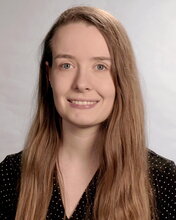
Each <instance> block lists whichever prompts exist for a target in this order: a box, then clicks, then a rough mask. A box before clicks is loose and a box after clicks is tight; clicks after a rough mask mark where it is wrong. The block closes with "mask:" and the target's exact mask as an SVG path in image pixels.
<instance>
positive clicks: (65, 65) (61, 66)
mask: <svg viewBox="0 0 176 220" xmlns="http://www.w3.org/2000/svg"><path fill="white" fill-rule="evenodd" d="M60 68H61V69H65V70H67V69H70V68H73V66H72V65H71V64H70V63H63V64H61V65H60Z"/></svg>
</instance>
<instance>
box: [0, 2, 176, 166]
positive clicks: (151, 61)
mask: <svg viewBox="0 0 176 220" xmlns="http://www.w3.org/2000/svg"><path fill="white" fill-rule="evenodd" d="M77 5H89V6H95V7H99V8H102V9H105V10H107V11H109V12H110V13H112V14H113V15H114V16H115V17H116V18H118V19H119V20H120V21H121V23H122V24H123V25H124V27H125V28H126V30H127V33H128V35H129V37H130V39H131V42H132V45H133V48H134V51H135V55H136V60H137V65H138V68H139V72H140V80H141V85H142V91H143V96H144V102H145V109H146V133H147V139H148V147H149V148H151V149H152V150H154V151H155V152H157V153H158V154H160V155H163V156H164V157H167V158H169V159H172V160H174V161H175V162H176V116H175V115H176V13H175V11H176V1H175V0H155V1H153V0H148V1H146V0H101V1H97V0H89V1H85V0H63V1H61V0H30V1H27V0H15V1H12V0H0V31H1V32H0V161H1V160H2V159H3V158H4V157H5V156H6V155H7V154H12V153H15V152H18V151H20V150H22V149H23V146H24V140H25V137H26V134H27V131H28V128H29V125H30V122H31V118H32V115H33V111H34V109H35V100H36V90H35V88H36V85H37V79H38V67H39V61H40V44H41V42H42V40H43V38H44V36H45V34H46V33H47V32H48V30H49V29H50V27H51V25H52V24H53V22H54V21H55V20H56V18H57V17H58V15H59V14H60V13H61V12H62V11H64V10H65V9H67V8H69V7H72V6H77Z"/></svg>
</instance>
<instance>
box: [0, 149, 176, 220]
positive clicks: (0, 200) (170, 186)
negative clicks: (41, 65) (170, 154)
mask: <svg viewBox="0 0 176 220" xmlns="http://www.w3.org/2000/svg"><path fill="white" fill-rule="evenodd" d="M148 161H149V167H150V178H151V181H152V183H153V190H154V192H155V194H156V202H157V213H158V216H159V220H166V219H167V220H171V219H172V220H173V219H175V220H176V166H175V164H174V162H173V161H171V160H168V159H166V158H164V157H162V156H160V155H158V154H156V153H155V152H153V151H151V150H149V154H148ZM20 167H21V152H20V153H17V154H12V155H9V156H7V157H6V158H5V159H4V160H3V161H2V162H1V163H0V220H1V219H2V220H13V219H15V213H16V206H17V200H18V190H17V186H18V183H19V180H20ZM97 179H98V171H97V172H96V173H95V175H94V176H93V178H92V180H91V181H90V183H89V185H88V187H87V188H86V190H85V192H84V193H83V195H82V197H81V199H80V201H79V202H78V204H77V206H76V208H75V210H74V212H73V214H72V216H71V217H70V218H69V220H84V219H85V215H86V210H87V209H88V206H87V204H88V203H87V201H89V204H90V205H89V213H90V216H91V215H92V212H93V203H94V197H95V192H96V183H97ZM64 213H65V212H64V206H63V203H62V199H61V193H60V188H59V185H58V184H57V181H56V178H55V177H53V193H52V197H51V201H50V204H49V207H48V213H47V218H46V219H47V220H55V219H57V220H63V219H64ZM65 219H67V220H68V218H65Z"/></svg>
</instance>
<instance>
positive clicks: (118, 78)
mask: <svg viewBox="0 0 176 220" xmlns="http://www.w3.org/2000/svg"><path fill="white" fill-rule="evenodd" d="M72 22H86V23H88V24H91V25H94V26H96V27H97V28H98V30H99V31H100V32H101V33H102V35H103V36H104V38H105V40H106V42H107V45H108V48H109V51H110V54H111V58H112V60H113V61H112V77H113V80H114V84H115V88H116V97H115V102H114V107H113V110H112V112H111V115H110V116H109V118H108V119H107V120H106V122H104V123H103V124H102V129H101V132H103V133H104V136H103V137H104V139H103V152H102V157H101V163H100V169H99V170H100V175H99V182H98V186H97V191H96V196H95V202H94V210H93V212H94V219H95V220H117V219H118V220H141V219H142V220H151V219H154V216H153V211H152V210H154V196H153V194H152V187H151V183H150V181H149V173H148V161H147V148H146V141H145V128H144V108H143V101H142V95H141V89H140V85H139V79H138V72H137V68H136V64H135V58H134V55H133V51H132V47H131V44H130V41H129V39H128V36H127V34H126V31H125V30H124V28H123V26H122V25H121V24H120V23H119V21H117V20H116V19H115V18H114V17H113V16H112V15H110V14H109V13H107V12H105V11H103V10H100V9H97V8H93V7H86V6H84V7H74V8H71V9H68V10H66V11H65V12H63V13H62V14H61V16H60V17H59V18H58V20H57V21H56V23H55V24H54V25H53V27H52V28H51V30H50V31H49V32H48V34H47V36H46V38H45V39H44V42H43V54H42V59H41V63H40V76H39V89H38V106H37V111H36V116H35V118H34V120H33V124H32V126H31V129H30V132H29V135H28V138H27V141H26V146H25V148H24V151H23V153H22V172H21V183H20V195H19V202H18V206H17V213H16V220H21V219H25V220H43V219H45V218H46V215H47V209H48V206H49V202H50V199H51V195H52V190H53V175H54V172H55V167H56V157H57V154H58V148H59V146H60V143H61V142H62V120H61V117H60V115H59V114H58V113H57V111H56V108H55V106H54V101H53V94H52V90H51V87H50V84H49V81H48V77H47V70H46V65H45V63H46V61H47V62H48V63H49V65H50V66H51V65H52V48H51V41H52V38H53V36H54V34H55V32H56V31H57V30H58V28H59V27H61V26H62V25H66V24H68V23H72ZM152 216H153V217H152Z"/></svg>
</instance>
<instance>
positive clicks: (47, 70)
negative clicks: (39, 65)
mask: <svg viewBox="0 0 176 220" xmlns="http://www.w3.org/2000/svg"><path fill="white" fill-rule="evenodd" d="M45 67H46V77H47V79H48V81H49V82H50V85H51V68H50V66H49V63H48V61H46V62H45ZM51 87H52V86H51Z"/></svg>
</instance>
